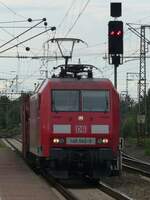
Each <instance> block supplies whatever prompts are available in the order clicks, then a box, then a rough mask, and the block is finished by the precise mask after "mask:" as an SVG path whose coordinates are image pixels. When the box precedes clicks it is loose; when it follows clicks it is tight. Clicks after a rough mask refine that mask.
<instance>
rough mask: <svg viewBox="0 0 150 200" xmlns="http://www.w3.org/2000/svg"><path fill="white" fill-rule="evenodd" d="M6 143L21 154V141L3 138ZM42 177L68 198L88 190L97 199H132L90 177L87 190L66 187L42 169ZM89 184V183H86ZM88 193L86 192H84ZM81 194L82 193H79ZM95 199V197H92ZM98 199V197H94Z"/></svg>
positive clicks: (75, 199) (78, 198)
mask: <svg viewBox="0 0 150 200" xmlns="http://www.w3.org/2000/svg"><path fill="white" fill-rule="evenodd" d="M3 142H4V143H5V144H8V145H9V147H11V149H12V150H14V151H17V152H18V153H19V154H20V155H21V149H22V148H21V146H22V145H21V141H19V140H16V139H3ZM41 173H42V177H43V178H44V179H45V180H46V181H47V183H48V184H50V185H51V186H53V187H54V188H55V189H56V190H57V191H59V192H60V193H61V194H62V195H63V196H64V197H65V199H67V200H81V199H83V198H82V196H85V195H86V194H87V191H88V192H89V193H90V195H92V193H93V194H96V196H97V199H99V198H100V199H103V198H104V199H107V200H113V199H117V200H131V198H130V197H128V196H126V195H125V194H123V193H121V192H120V191H117V190H115V189H113V188H111V187H109V186H108V185H106V184H104V183H103V182H100V183H97V184H95V183H93V181H91V180H90V179H89V180H88V186H86V187H87V188H88V189H87V190H82V189H80V188H78V189H75V188H74V189H72V188H71V189H70V188H68V187H67V188H66V187H65V186H64V185H63V184H62V183H60V182H58V181H57V180H56V179H54V178H53V177H52V176H50V175H49V174H48V173H47V172H46V171H42V172H41ZM86 184H87V183H86ZM84 193H86V194H84ZM79 194H80V195H79ZM102 197H103V198H102ZM91 198H92V199H93V197H91ZM94 199H95V200H96V197H95V198H94Z"/></svg>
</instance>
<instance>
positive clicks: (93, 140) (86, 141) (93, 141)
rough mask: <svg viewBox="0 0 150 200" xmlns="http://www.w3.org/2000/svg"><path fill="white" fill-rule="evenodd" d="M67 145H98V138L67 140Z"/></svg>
mask: <svg viewBox="0 0 150 200" xmlns="http://www.w3.org/2000/svg"><path fill="white" fill-rule="evenodd" d="M66 144H96V138H82V137H78V138H71V137H68V138H66Z"/></svg>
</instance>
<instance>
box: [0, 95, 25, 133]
mask: <svg viewBox="0 0 150 200" xmlns="http://www.w3.org/2000/svg"><path fill="white" fill-rule="evenodd" d="M20 102H21V98H18V99H16V100H10V99H9V98H8V97H7V96H1V97H0V137H3V136H6V137H7V136H12V135H15V134H19V133H20V131H21V124H20V123H21V119H20Z"/></svg>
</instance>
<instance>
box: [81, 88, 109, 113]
mask: <svg viewBox="0 0 150 200" xmlns="http://www.w3.org/2000/svg"><path fill="white" fill-rule="evenodd" d="M108 94H109V93H108V91H104V90H102V91H98V90H96V91H93V90H85V91H81V96H82V111H99V112H107V111H108Z"/></svg>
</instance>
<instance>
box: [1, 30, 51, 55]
mask: <svg viewBox="0 0 150 200" xmlns="http://www.w3.org/2000/svg"><path fill="white" fill-rule="evenodd" d="M53 29H54V27H51V28H49V29H47V30H45V31H42V32H40V33H38V34H36V35H34V36H32V37H30V38H28V39H26V40H24V41H22V42H19V43H18V44H15V45H13V46H11V47H9V48H7V49H4V50H2V51H0V53H4V52H6V51H8V50H10V49H13V48H14V47H16V46H18V45H21V44H23V43H25V42H27V41H29V40H32V39H33V38H36V37H38V36H40V35H42V34H43V33H46V32H47V31H50V30H51V31H53Z"/></svg>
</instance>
